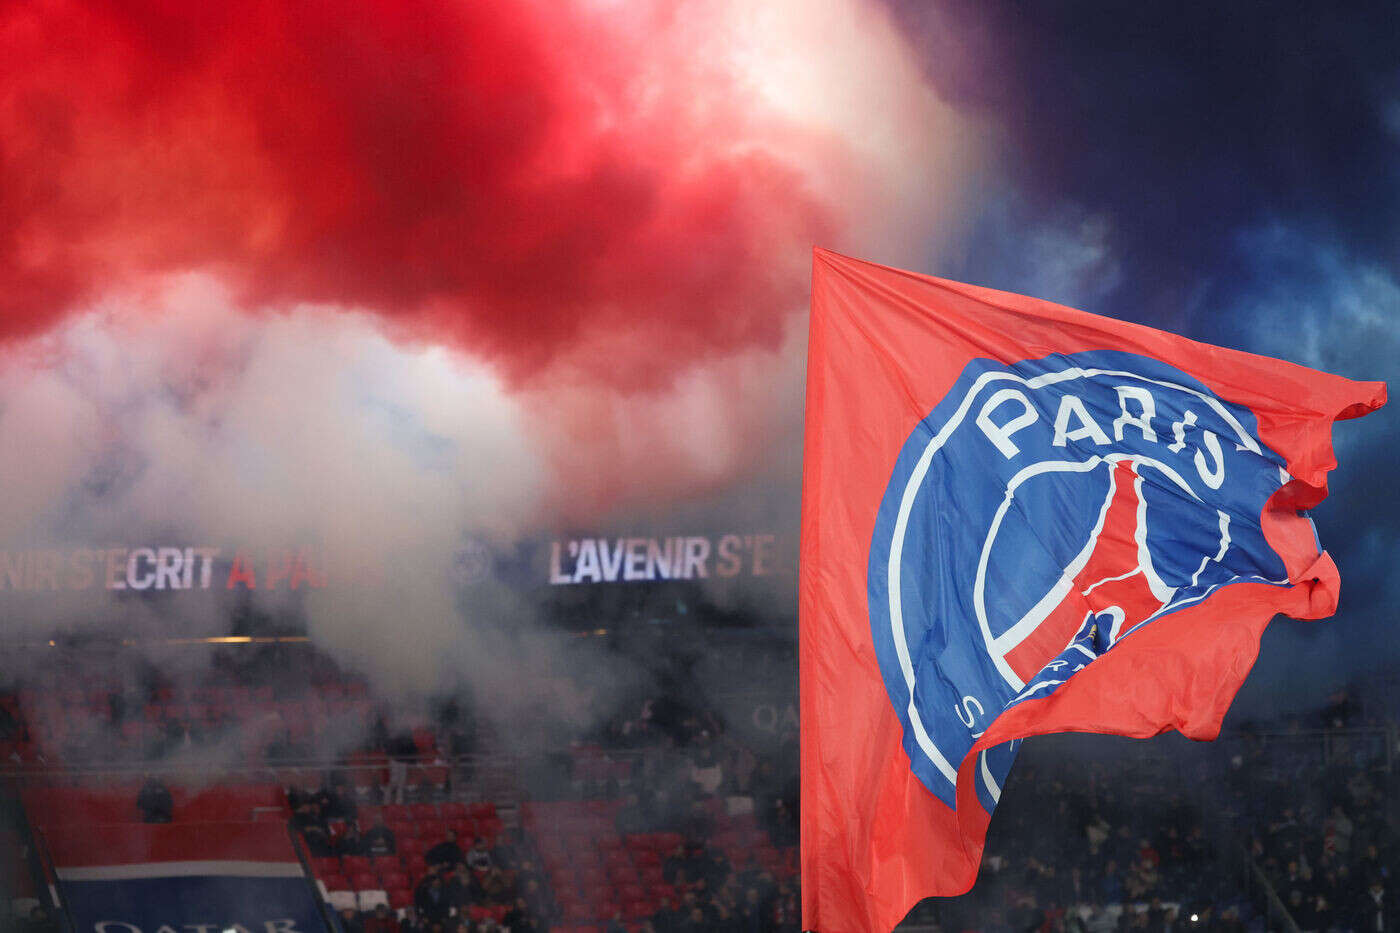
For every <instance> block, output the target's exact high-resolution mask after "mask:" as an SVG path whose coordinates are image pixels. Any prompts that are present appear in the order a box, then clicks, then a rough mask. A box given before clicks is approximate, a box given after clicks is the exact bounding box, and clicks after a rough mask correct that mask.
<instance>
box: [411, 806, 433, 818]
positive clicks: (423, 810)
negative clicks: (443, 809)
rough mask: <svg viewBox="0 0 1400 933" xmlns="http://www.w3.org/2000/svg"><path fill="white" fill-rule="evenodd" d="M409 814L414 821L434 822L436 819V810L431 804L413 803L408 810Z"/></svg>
mask: <svg viewBox="0 0 1400 933" xmlns="http://www.w3.org/2000/svg"><path fill="white" fill-rule="evenodd" d="M409 813H410V814H411V815H412V817H413V819H415V820H436V819H437V818H438V808H437V805H436V804H432V803H415V804H413V805H412V806H411V807H410V808H409Z"/></svg>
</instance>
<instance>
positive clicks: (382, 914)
mask: <svg viewBox="0 0 1400 933" xmlns="http://www.w3.org/2000/svg"><path fill="white" fill-rule="evenodd" d="M364 933H401V930H400V927H399V921H398V920H397V919H396V918H395V917H394V915H393V913H392V912H391V911H390V910H389V905H388V904H380V905H379V906H377V907H375V908H374V914H373V915H372V916H370V917H368V918H366V920H365V923H364Z"/></svg>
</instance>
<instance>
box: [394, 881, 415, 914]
mask: <svg viewBox="0 0 1400 933" xmlns="http://www.w3.org/2000/svg"><path fill="white" fill-rule="evenodd" d="M389 906H390V907H392V908H394V909H395V910H398V909H400V908H402V907H412V906H413V891H412V890H411V889H409V888H406V887H404V888H393V889H391V890H390V891H389Z"/></svg>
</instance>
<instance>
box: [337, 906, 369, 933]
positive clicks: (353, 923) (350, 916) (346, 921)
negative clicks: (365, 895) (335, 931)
mask: <svg viewBox="0 0 1400 933" xmlns="http://www.w3.org/2000/svg"><path fill="white" fill-rule="evenodd" d="M336 919H338V920H339V921H340V930H341V933H364V931H365V925H364V924H363V923H362V922H361V921H360V913H359V911H357V910H356V909H355V908H353V907H344V908H341V911H340V916H339V917H337V918H336Z"/></svg>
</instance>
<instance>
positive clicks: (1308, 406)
mask: <svg viewBox="0 0 1400 933" xmlns="http://www.w3.org/2000/svg"><path fill="white" fill-rule="evenodd" d="M1384 402H1385V385H1384V384H1383V383H1378V382H1354V381H1351V380H1349V379H1344V378H1341V377H1339V376H1334V375H1330V374H1327V373H1322V372H1317V371H1315V370H1311V369H1307V368H1304V367H1302V366H1298V365H1295V364H1292V363H1287V362H1283V361H1281V360H1275V359H1269V358H1267V357H1261V356H1255V355H1252V354H1249V353H1243V352H1239V351H1235V350H1227V349H1223V348H1220V347H1214V346H1209V345H1206V344H1201V343H1197V342H1194V341H1191V340H1187V339H1185V338H1183V337H1179V336H1176V335H1173V334H1169V333H1164V332H1162V331H1158V330H1153V329H1151V328H1148V327H1143V326H1140V325H1136V324H1130V323H1125V322H1121V321H1115V320H1111V319H1107V318H1103V317H1098V316H1095V315H1092V314H1087V313H1084V312H1082V311H1076V310H1073V309H1071V308H1066V307H1063V306H1060V305H1055V304H1052V303H1050V302H1046V301H1039V300H1036V299H1033V298H1026V297H1023V296H1020V295H1013V294H1008V293H1005V292H997V291H992V290H990V289H986V288H978V287H974V286H970V285H963V284H960V283H956V282H950V281H946V280H941V279H936V278H931V277H928V276H923V275H917V274H914V273H910V272H903V271H900V270H897V269H891V268H888V267H884V266H879V265H875V264H872V263H868V262H863V261H860V260H856V259H851V258H848V257H845V256H840V255H838V254H835V253H831V252H828V251H825V250H820V249H819V250H817V251H816V253H815V257H814V263H813V274H812V315H811V332H810V345H809V356H808V370H807V416H806V440H805V453H804V460H803V494H802V551H801V570H800V577H799V615H800V630H801V634H800V642H801V647H800V680H801V694H802V700H801V723H802V897H803V926H804V928H805V929H809V930H818V931H822V933H854V931H866V930H888V929H890V928H892V927H893V926H894V925H895V924H896V923H898V922H899V920H900V919H901V918H902V917H903V916H904V914H905V913H906V912H907V911H908V910H909V908H910V907H912V906H913V905H914V904H915V903H916V902H917V901H919V900H920V899H921V898H923V897H927V896H931V895H955V894H960V893H962V892H964V891H966V890H968V889H969V888H970V887H971V886H972V884H973V882H974V881H975V879H976V876H977V866H978V864H979V862H980V859H981V853H982V847H983V842H984V839H985V837H986V831H987V825H988V822H989V820H990V818H991V814H992V811H993V810H994V808H995V807H996V805H997V802H998V800H999V799H1000V797H1001V788H1002V785H1003V783H1004V782H1005V779H1006V776H1007V774H1008V772H1009V771H1010V769H1011V765H1012V762H1013V760H1014V759H1015V757H1016V751H1017V749H1018V747H1019V745H1020V742H1021V740H1022V739H1024V738H1026V737H1028V736H1032V735H1041V734H1046V733H1051V732H1102V733H1112V734H1117V735H1127V736H1137V737H1148V736H1153V735H1157V734H1158V733H1161V732H1164V731H1167V730H1169V729H1176V730H1179V731H1180V732H1182V733H1184V734H1185V735H1187V736H1190V737H1191V738H1195V739H1212V738H1214V737H1215V736H1216V735H1217V734H1218V733H1219V730H1220V723H1221V719H1222V718H1223V716H1224V715H1225V711H1226V710H1227V709H1228V707H1229V705H1230V703H1231V701H1232V700H1233V699H1234V696H1235V693H1236V692H1237V691H1238V689H1239V687H1240V684H1241V683H1242V682H1243V680H1244V678H1245V676H1246V675H1247V673H1248V672H1249V669H1250V668H1251V667H1252V666H1253V663H1254V660H1255V658H1256V657H1257V655H1258V652H1259V639H1260V635H1261V634H1262V632H1263V629H1264V626H1265V625H1267V624H1268V621H1269V620H1270V619H1271V618H1272V617H1273V616H1274V615H1275V614H1276V613H1280V612H1282V613H1285V614H1287V615H1290V616H1293V617H1294V618H1299V619H1320V618H1325V617H1327V616H1329V615H1331V614H1332V613H1333V612H1334V611H1335V609H1336V605H1337V594H1338V574H1337V568H1336V566H1335V565H1334V564H1333V562H1332V560H1331V558H1329V557H1328V555H1327V554H1326V552H1324V551H1323V550H1322V548H1321V546H1320V545H1319V543H1318V540H1317V536H1316V534H1315V532H1314V529H1313V525H1312V522H1311V521H1310V519H1309V518H1308V517H1307V515H1306V512H1305V510H1307V509H1309V508H1311V507H1312V506H1314V505H1316V504H1317V503H1318V502H1320V501H1321V500H1322V499H1323V498H1324V497H1325V496H1326V494H1327V474H1328V471H1329V470H1331V469H1332V468H1333V467H1334V466H1335V465H1336V462H1335V460H1334V458H1333V454H1332V445H1331V430H1332V423H1333V422H1334V421H1336V420H1339V419H1343V418H1353V417H1358V416H1360V415H1364V414H1366V413H1368V412H1371V411H1374V410H1375V409H1377V408H1379V407H1380V406H1381V405H1382V404H1384Z"/></svg>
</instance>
